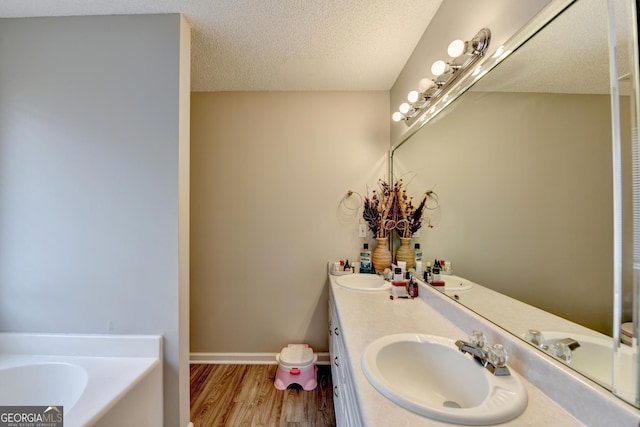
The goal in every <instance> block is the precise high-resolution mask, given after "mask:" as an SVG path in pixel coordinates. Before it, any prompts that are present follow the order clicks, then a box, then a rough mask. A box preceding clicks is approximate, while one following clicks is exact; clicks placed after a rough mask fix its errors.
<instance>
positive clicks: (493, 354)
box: [456, 331, 511, 376]
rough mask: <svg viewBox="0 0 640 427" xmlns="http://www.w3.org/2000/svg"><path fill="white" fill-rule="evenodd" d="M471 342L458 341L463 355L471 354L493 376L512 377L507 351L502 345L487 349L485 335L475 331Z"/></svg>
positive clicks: (457, 343) (457, 345)
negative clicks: (507, 364) (508, 366)
mask: <svg viewBox="0 0 640 427" xmlns="http://www.w3.org/2000/svg"><path fill="white" fill-rule="evenodd" d="M470 341H471V342H466V341H462V340H457V341H456V347H458V350H460V351H461V352H463V353H469V354H470V355H472V356H473V358H474V359H475V360H476V361H477V362H478V363H480V364H481V365H482V366H484V367H485V368H487V369H488V370H489V371H490V372H491V373H492V374H493V375H496V376H507V375H511V372H509V368H507V366H506V363H507V350H505V348H504V347H503V346H502V344H494V345H493V346H491V347H487V346H486V345H485V344H486V340H485V337H484V334H483V333H482V332H480V331H473V332H472V334H471V337H470Z"/></svg>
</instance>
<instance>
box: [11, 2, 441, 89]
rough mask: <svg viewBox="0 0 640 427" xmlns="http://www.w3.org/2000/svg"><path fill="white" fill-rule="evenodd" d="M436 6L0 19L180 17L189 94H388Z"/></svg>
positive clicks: (71, 7) (238, 7)
mask: <svg viewBox="0 0 640 427" xmlns="http://www.w3.org/2000/svg"><path fill="white" fill-rule="evenodd" d="M441 3H442V0H413V1H412V0H404V1H403V0H190V1H186V0H90V1H89V0H0V17H33V16H71V15H110V14H117V15H120V14H142V13H182V14H184V15H185V16H186V18H187V20H188V21H189V22H190V23H191V25H192V49H191V65H192V70H191V72H192V78H191V90H193V91H236V90H239V91H269V90H335V91H343V90H344V91H347V90H389V89H390V88H391V86H392V85H393V83H394V82H395V80H396V78H397V76H398V74H399V73H400V71H401V70H402V67H403V66H404V64H405V63H406V61H407V59H408V58H409V56H410V55H411V52H412V51H413V49H414V47H415V46H416V44H417V43H418V40H419V39H420V37H421V36H422V34H423V33H424V30H425V29H426V27H427V25H428V24H429V22H430V21H431V18H432V17H433V15H434V14H435V12H436V11H437V9H438V7H439V6H440V4H441Z"/></svg>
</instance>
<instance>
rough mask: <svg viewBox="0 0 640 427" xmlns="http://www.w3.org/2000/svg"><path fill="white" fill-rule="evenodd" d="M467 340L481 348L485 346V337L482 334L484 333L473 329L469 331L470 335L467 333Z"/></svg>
mask: <svg viewBox="0 0 640 427" xmlns="http://www.w3.org/2000/svg"><path fill="white" fill-rule="evenodd" d="M469 342H471V344H473V345H475V346H476V347H478V348H481V349H483V350H484V349H485V347H486V346H487V338H486V337H485V336H484V333H483V332H482V331H478V330H475V329H474V330H473V331H471V335H469Z"/></svg>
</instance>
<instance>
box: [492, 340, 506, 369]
mask: <svg viewBox="0 0 640 427" xmlns="http://www.w3.org/2000/svg"><path fill="white" fill-rule="evenodd" d="M487 360H488V361H489V362H490V363H491V364H492V365H493V366H496V367H499V366H504V365H506V364H507V360H509V355H508V354H507V350H506V349H505V348H504V346H503V345H502V344H494V345H492V346H491V348H490V349H489V351H488V352H487Z"/></svg>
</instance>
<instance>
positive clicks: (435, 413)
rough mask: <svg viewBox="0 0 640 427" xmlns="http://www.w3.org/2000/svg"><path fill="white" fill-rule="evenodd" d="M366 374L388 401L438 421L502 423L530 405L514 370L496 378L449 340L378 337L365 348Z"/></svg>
mask: <svg viewBox="0 0 640 427" xmlns="http://www.w3.org/2000/svg"><path fill="white" fill-rule="evenodd" d="M362 370H363V371H364V374H365V376H366V377H367V379H368V380H369V382H370V383H371V384H372V385H373V387H374V388H375V389H376V390H378V391H379V392H380V393H382V394H383V395H384V396H385V397H387V398H388V399H390V400H392V401H393V402H395V403H396V404H398V405H400V406H402V407H403V408H405V409H409V410H410V411H413V412H415V413H417V414H420V415H423V416H425V417H429V418H433V419H436V420H440V421H445V422H450V423H457V424H465V425H489V424H498V423H502V422H505V421H508V420H510V419H513V418H515V417H517V416H518V415H520V414H521V413H522V411H524V409H525V408H526V407H527V392H526V390H525V388H524V386H523V385H522V382H521V381H520V379H519V378H518V377H517V375H516V374H515V373H513V371H511V375H509V376H494V375H493V374H492V373H491V372H489V370H488V369H486V368H484V367H482V366H481V365H480V364H478V363H477V362H476V361H475V360H474V359H473V358H472V357H471V356H470V355H468V354H464V353H462V352H460V351H459V350H458V348H457V347H456V346H455V341H454V340H452V339H449V338H443V337H437V336H433V335H420V334H397V335H388V336H385V337H382V338H379V339H377V340H375V341H373V342H371V343H370V344H369V345H368V346H367V348H366V349H365V351H364V353H363V355H362Z"/></svg>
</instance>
